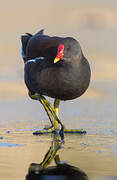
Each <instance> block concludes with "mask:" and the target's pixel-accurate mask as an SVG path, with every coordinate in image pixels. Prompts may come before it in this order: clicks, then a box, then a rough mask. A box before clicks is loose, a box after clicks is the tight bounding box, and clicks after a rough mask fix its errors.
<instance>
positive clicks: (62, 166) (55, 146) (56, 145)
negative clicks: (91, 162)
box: [26, 135, 88, 180]
mask: <svg viewBox="0 0 117 180" xmlns="http://www.w3.org/2000/svg"><path fill="white" fill-rule="evenodd" d="M61 147H62V142H61V141H60V137H57V136H56V135H54V138H53V141H52V145H51V147H50V148H49V150H48V152H47V153H46V155H45V157H44V159H43V161H42V162H41V163H40V164H34V163H32V164H31V165H30V167H29V172H28V174H27V176H26V180H88V176H87V175H86V174H85V172H83V171H82V170H80V169H79V168H77V167H74V166H71V165H69V164H67V163H66V162H63V161H60V158H59V150H60V149H61ZM53 159H54V160H55V163H56V166H49V167H47V166H48V165H50V163H51V162H52V160H53Z"/></svg>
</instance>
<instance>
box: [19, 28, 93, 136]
mask: <svg viewBox="0 0 117 180" xmlns="http://www.w3.org/2000/svg"><path fill="white" fill-rule="evenodd" d="M21 55H22V58H23V60H24V80H25V84H26V86H27V88H28V90H29V96H30V97H31V98H32V99H35V100H39V101H40V102H41V104H42V105H43V106H44V108H45V110H46V112H47V114H48V117H49V119H50V121H51V124H52V126H51V128H47V129H45V130H44V131H42V132H45V133H46V132H57V131H58V130H59V133H60V134H61V136H63V135H64V133H63V132H64V131H65V130H64V126H63V125H62V123H61V121H60V120H59V117H58V107H59V102H60V100H64V101H66V100H72V99H75V98H78V97H80V96H81V95H82V94H83V93H84V92H85V91H86V90H87V88H88V86H89V82H90V76H91V70H90V66H89V63H88V61H87V59H86V58H85V57H84V55H83V52H82V50H81V47H80V44H79V42H78V41H77V40H75V39H74V38H72V37H58V36H52V37H51V36H48V35H44V34H43V30H41V31H39V32H38V33H36V34H34V35H32V34H30V33H26V34H25V35H22V36H21ZM44 96H48V97H51V98H54V99H55V101H54V107H53V106H52V105H51V103H50V102H49V101H48V100H47V99H46V98H45V97H44ZM60 127H61V128H60ZM40 133H41V131H40Z"/></svg>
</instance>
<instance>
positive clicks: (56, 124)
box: [29, 92, 64, 139]
mask: <svg viewBox="0 0 117 180" xmlns="http://www.w3.org/2000/svg"><path fill="white" fill-rule="evenodd" d="M29 96H30V97H31V98H32V99H34V100H39V101H40V102H41V104H42V105H43V107H44V109H45V110H46V112H47V115H48V117H49V119H50V122H51V124H52V126H51V128H49V129H44V130H39V131H36V132H34V133H33V134H35V135H38V134H47V133H52V132H58V131H57V130H59V132H60V135H61V138H62V139H63V136H64V135H63V132H64V127H63V125H62V123H61V121H60V120H59V118H58V114H56V112H58V106H59V100H55V103H54V106H55V109H54V108H53V106H52V104H51V103H50V102H49V101H48V100H47V99H46V98H45V97H44V96H42V95H39V94H34V95H32V94H31V93H30V92H29Z"/></svg>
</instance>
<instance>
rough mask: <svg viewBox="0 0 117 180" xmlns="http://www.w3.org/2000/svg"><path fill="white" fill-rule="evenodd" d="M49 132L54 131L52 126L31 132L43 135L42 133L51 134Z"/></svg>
mask: <svg viewBox="0 0 117 180" xmlns="http://www.w3.org/2000/svg"><path fill="white" fill-rule="evenodd" d="M51 133H54V130H53V128H51V129H40V130H37V131H35V132H33V135H44V134H51Z"/></svg>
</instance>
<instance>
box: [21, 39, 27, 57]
mask: <svg viewBox="0 0 117 180" xmlns="http://www.w3.org/2000/svg"><path fill="white" fill-rule="evenodd" d="M20 53H21V56H22V58H23V59H25V58H26V56H25V54H24V51H23V46H22V41H21V40H20Z"/></svg>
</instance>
